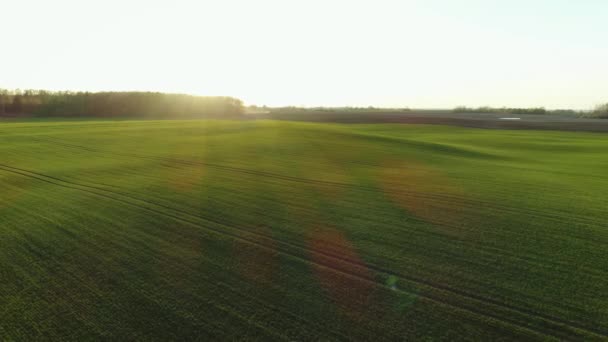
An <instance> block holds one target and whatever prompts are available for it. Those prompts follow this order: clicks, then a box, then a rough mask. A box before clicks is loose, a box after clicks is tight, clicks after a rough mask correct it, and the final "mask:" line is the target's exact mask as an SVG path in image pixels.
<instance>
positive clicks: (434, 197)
mask: <svg viewBox="0 0 608 342" xmlns="http://www.w3.org/2000/svg"><path fill="white" fill-rule="evenodd" d="M35 140H38V141H40V142H51V143H53V144H57V145H60V146H64V147H70V148H76V149H81V150H85V151H87V152H93V153H97V154H102V155H110V156H122V157H128V158H139V159H145V160H152V161H161V162H167V163H173V164H182V165H188V166H203V167H211V168H215V169H219V170H224V171H230V172H237V173H241V174H249V175H252V176H261V177H265V178H268V179H279V180H285V181H291V182H297V183H304V184H318V185H324V186H334V187H341V188H349V189H355V190H360V191H367V192H373V193H390V194H394V195H408V196H412V197H417V198H422V199H427V200H431V201H437V202H440V201H443V202H444V203H454V201H456V202H457V203H459V204H463V205H464V204H467V205H468V206H469V207H473V208H480V207H485V208H489V209H493V210H496V211H502V212H507V213H510V214H516V215H520V214H522V213H523V214H525V215H529V216H531V217H540V218H545V219H550V220H554V221H559V222H561V221H563V220H565V219H567V220H569V221H576V222H577V223H581V224H585V225H593V226H596V225H597V224H598V223H599V222H597V221H594V220H591V219H588V218H583V217H576V216H572V215H560V214H558V213H546V212H541V211H539V210H533V209H523V208H516V207H511V206H507V205H499V204H495V203H491V202H488V201H483V200H479V199H472V198H465V197H459V196H453V195H446V194H438V193H434V194H428V193H423V192H417V191H412V190H404V189H399V190H395V191H393V190H386V189H382V190H379V189H377V188H374V187H370V186H362V185H357V184H350V183H340V182H332V181H324V180H316V179H310V178H300V177H293V176H287V175H281V174H277V173H272V172H265V171H257V170H251V169H247V168H239V167H233V166H226V165H220V164H214V163H206V162H196V161H189V160H183V159H176V158H166V157H153V156H147V155H141V154H136V153H117V152H110V151H104V150H101V149H95V148H90V147H85V146H81V145H76V144H70V143H65V142H59V141H57V139H52V138H51V139H50V140H45V139H39V138H38V139H35Z"/></svg>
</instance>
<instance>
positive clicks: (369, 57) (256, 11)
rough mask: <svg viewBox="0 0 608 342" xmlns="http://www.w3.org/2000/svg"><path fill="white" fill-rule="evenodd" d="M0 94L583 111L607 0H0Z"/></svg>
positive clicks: (606, 31) (604, 93)
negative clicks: (107, 93)
mask: <svg viewBox="0 0 608 342" xmlns="http://www.w3.org/2000/svg"><path fill="white" fill-rule="evenodd" d="M0 11H1V13H2V14H1V17H2V18H1V19H0V32H1V36H0V37H1V42H2V52H1V53H0V68H1V70H0V87H4V88H44V89H56V90H63V89H70V90H92V91H95V90H158V91H168V92H186V93H194V94H203V95H231V96H236V97H239V98H241V99H243V100H244V101H245V102H246V103H248V104H259V105H262V104H267V105H306V106H316V105H325V106H332V105H354V106H367V105H374V106H410V107H432V108H439V107H453V106H457V105H469V106H480V105H492V106H503V105H505V106H546V107H548V108H557V107H571V108H590V107H592V106H593V105H594V104H597V103H599V102H602V101H603V102H606V101H608V83H607V82H608V43H607V39H608V38H607V37H608V1H606V0H576V1H574V0H495V1H492V0H443V1H441V0H409V1H408V0H400V1H398V0H366V1H357V0H349V1H346V0H345V1H341V0H300V1H290V0H256V1H253V0H221V1H220V0H217V1H207V0H171V1H169V0H167V1H155V0H146V1H143V0H141V1H140V0H89V1H86V0H53V1H49V0H38V1H37V0H15V1H11V0H0Z"/></svg>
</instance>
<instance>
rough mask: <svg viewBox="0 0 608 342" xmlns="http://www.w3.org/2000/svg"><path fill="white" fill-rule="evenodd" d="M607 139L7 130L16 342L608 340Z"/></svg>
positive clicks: (0, 259)
mask: <svg viewBox="0 0 608 342" xmlns="http://www.w3.org/2000/svg"><path fill="white" fill-rule="evenodd" d="M607 152H608V136H606V135H604V134H596V133H572V132H553V131H543V132H539V131H508V130H483V129H467V128H455V127H448V126H425V125H399V124H393V125H390V124H387V125H384V124H383V125H380V124H378V125H373V124H372V125H339V124H323V123H319V124H311V123H294V122H277V121H63V122H62V121H29V122H28V121H25V122H4V123H0V340H32V339H53V340H58V339H69V340H83V339H108V340H117V339H119V340H134V339H139V340H187V339H189V340H192V339H200V340H218V339H228V340H234V339H249V340H264V341H266V340H274V339H276V340H292V341H293V340H399V339H430V340H436V339H444V340H461V339H466V340H486V341H489V340H500V339H504V340H522V339H567V340H583V339H585V340H593V339H597V340H605V339H607V338H608V226H607V222H608V211H607V210H606V209H607V205H608V174H607V170H608V153H607Z"/></svg>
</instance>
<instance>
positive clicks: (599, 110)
mask: <svg viewBox="0 0 608 342" xmlns="http://www.w3.org/2000/svg"><path fill="white" fill-rule="evenodd" d="M452 112H454V113H502V114H569V115H576V116H578V117H586V118H602V119H608V103H606V104H600V105H597V106H596V107H595V108H594V109H593V110H590V111H583V110H573V109H556V110H547V109H545V108H543V107H534V108H508V107H501V108H495V107H487V106H486V107H477V108H472V107H465V106H459V107H456V108H454V109H453V110H452Z"/></svg>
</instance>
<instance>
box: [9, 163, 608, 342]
mask: <svg viewBox="0 0 608 342" xmlns="http://www.w3.org/2000/svg"><path fill="white" fill-rule="evenodd" d="M0 169H2V170H4V171H6V172H11V173H15V174H19V175H21V176H24V177H30V178H34V179H37V180H39V181H43V182H46V183H50V184H53V185H56V186H61V187H65V188H69V189H74V190H79V191H82V192H87V193H91V194H93V195H97V196H101V197H105V198H108V199H111V200H114V201H118V202H120V203H124V204H128V205H131V206H135V207H138V208H140V209H144V210H148V211H151V212H154V213H156V214H159V215H163V216H166V217H169V218H172V219H176V220H179V221H183V222H186V223H189V224H192V225H194V226H197V227H199V228H201V229H204V230H207V231H210V232H213V233H215V234H219V235H224V236H227V237H229V238H233V239H237V240H241V241H244V242H246V243H249V244H253V245H256V246H258V247H261V248H264V249H271V250H274V249H275V248H276V247H271V246H269V245H268V244H265V243H261V242H260V241H259V238H262V239H266V240H271V241H272V242H274V243H275V244H276V245H283V247H281V250H280V252H281V253H283V254H284V255H286V256H290V257H292V258H294V259H297V260H300V261H302V262H305V263H315V262H312V261H310V260H309V258H307V257H306V256H307V255H308V253H310V252H313V253H315V254H318V255H320V256H321V257H322V258H326V259H328V260H329V261H333V262H326V263H319V262H316V264H317V265H318V266H320V267H324V268H327V269H329V270H331V271H333V272H337V273H339V274H342V275H345V276H347V277H350V278H353V279H358V280H359V281H364V282H368V283H372V284H374V285H375V286H379V287H386V286H385V285H384V284H382V283H380V282H378V281H377V280H376V279H374V277H370V276H365V275H364V274H360V272H353V271H352V268H353V267H355V268H357V269H371V270H373V271H375V272H378V273H379V274H383V275H397V276H399V277H401V278H402V279H404V280H406V281H408V282H411V283H415V284H417V285H419V286H423V287H427V288H429V289H431V290H434V291H436V292H440V293H441V292H443V293H448V294H449V296H446V297H447V298H451V297H453V296H454V295H456V296H458V297H461V298H463V299H465V302H466V301H467V300H466V299H468V301H469V302H477V303H478V304H479V303H481V304H485V305H486V306H489V308H487V309H486V310H482V309H480V308H479V305H475V304H474V303H471V305H463V304H464V302H463V301H460V302H458V301H454V300H449V299H447V298H443V296H441V295H437V294H431V293H426V294H422V293H420V294H417V295H419V296H421V297H423V298H427V299H428V300H430V301H433V302H437V303H439V304H442V305H447V306H450V307H453V308H455V309H459V310H465V311H468V312H470V313H472V314H474V315H478V316H482V317H487V318H490V319H492V320H495V321H502V322H503V323H506V324H511V325H515V326H518V327H520V328H522V329H526V330H529V331H531V332H536V333H541V334H545V335H548V336H552V337H555V338H564V337H567V338H568V337H570V338H571V337H577V336H578V337H580V336H579V335H577V334H576V332H572V331H570V332H568V331H567V330H565V329H564V328H571V329H576V330H581V331H585V332H587V333H589V334H593V335H596V336H600V337H602V338H607V337H608V331H606V330H605V329H598V328H591V327H587V326H583V325H580V324H578V323H575V322H571V321H566V320H562V319H559V318H557V317H552V316H548V315H544V314H540V313H537V312H534V311H532V310H528V309H524V308H518V307H515V306H512V305H509V304H506V303H503V302H500V301H498V300H494V299H489V298H485V297H482V296H479V295H475V294H471V293H467V292H466V291H461V290H458V289H454V288H450V287H448V286H444V285H440V284H435V283H433V282H431V281H428V280H424V279H418V278H415V277H412V276H407V275H403V274H398V273H396V272H393V271H391V270H387V269H384V268H381V267H378V266H376V265H367V264H362V263H358V262H353V261H352V260H349V259H345V258H341V257H339V256H336V255H333V254H332V253H327V252H324V251H318V250H311V249H305V248H303V247H301V246H299V245H297V244H293V243H290V242H286V241H281V240H277V239H273V238H269V237H267V236H264V235H262V234H257V233H254V232H249V231H244V230H242V229H239V228H235V227H230V226H227V225H226V224H224V223H222V222H218V221H212V220H210V219H208V218H202V217H199V216H197V215H193V214H191V213H188V212H184V211H180V210H177V209H174V208H171V207H168V206H164V205H162V204H158V203H154V202H150V201H148V200H145V199H141V198H137V197H134V196H130V195H125V194H121V193H118V192H115V191H111V190H107V189H104V188H100V187H94V186H90V185H85V184H80V183H75V182H70V181H66V180H63V179H60V178H56V177H52V176H48V175H44V174H41V173H36V172H32V171H29V170H24V169H19V168H15V167H12V166H9V165H4V164H0ZM100 192H101V193H100ZM132 201H137V202H140V203H144V204H146V205H141V204H137V203H133V202H132ZM150 206H152V207H150ZM159 208H162V209H164V210H166V211H167V210H168V211H170V213H167V212H165V211H161V210H159ZM184 215H185V216H188V217H190V218H191V219H187V218H184V217H183V216H184ZM192 218H194V219H195V220H192ZM197 220H199V221H206V222H208V223H212V224H216V225H219V226H221V227H224V228H228V229H230V230H232V232H227V231H226V230H222V229H218V228H212V227H208V226H205V225H202V224H201V223H200V222H196V221H197ZM245 235H248V236H257V237H258V239H251V238H248V237H246V236H245ZM287 247H288V248H287ZM293 249H295V250H297V251H299V252H300V253H297V252H294V251H293ZM332 259H333V260H332ZM336 261H338V262H341V263H344V264H345V267H336V265H335V262H336ZM345 268H346V269H345ZM358 273H359V274H358ZM399 291H401V290H399ZM402 292H404V291H402ZM404 293H407V292H404ZM492 306H494V308H492ZM497 308H499V309H502V310H504V311H508V312H509V314H510V316H512V315H514V316H518V315H519V316H520V317H518V319H512V318H507V317H503V316H501V315H497V314H495V313H494V312H495V311H496V309H497ZM531 318H533V319H537V320H539V321H540V322H539V323H541V326H542V328H541V327H538V326H530V325H529V323H530V319H531Z"/></svg>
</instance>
